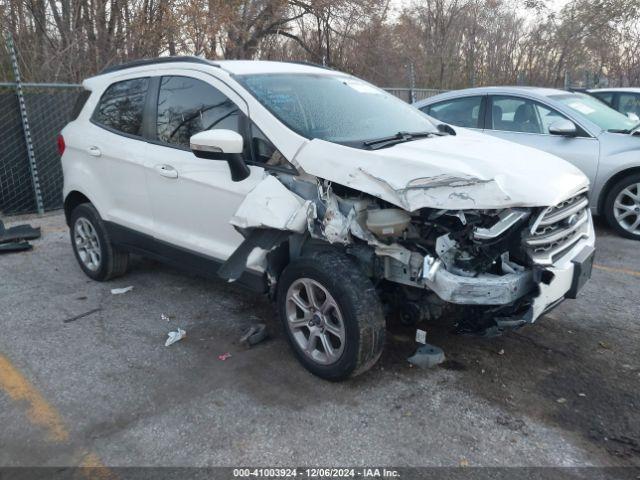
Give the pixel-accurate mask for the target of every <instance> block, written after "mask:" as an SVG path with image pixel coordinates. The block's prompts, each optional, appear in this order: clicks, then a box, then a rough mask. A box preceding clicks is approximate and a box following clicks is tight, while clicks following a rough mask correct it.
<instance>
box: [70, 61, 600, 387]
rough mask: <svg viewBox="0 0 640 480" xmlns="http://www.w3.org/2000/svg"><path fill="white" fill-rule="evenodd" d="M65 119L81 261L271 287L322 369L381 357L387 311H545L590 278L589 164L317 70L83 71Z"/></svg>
mask: <svg viewBox="0 0 640 480" xmlns="http://www.w3.org/2000/svg"><path fill="white" fill-rule="evenodd" d="M83 85H84V88H85V90H86V92H85V94H84V95H83V96H82V97H81V99H80V101H79V104H78V107H77V109H76V118H75V119H74V120H73V121H71V122H70V123H69V124H68V125H67V126H66V127H65V128H64V130H63V131H62V134H61V136H60V138H59V147H60V150H61V152H62V164H63V169H64V197H65V200H64V207H65V213H66V217H67V222H68V224H69V226H70V230H71V241H72V245H73V249H74V252H75V255H76V257H77V259H78V262H79V264H80V267H81V268H82V270H83V271H84V272H85V273H86V274H87V275H88V276H89V277H91V278H93V279H95V280H100V281H103V280H108V279H110V278H114V277H116V276H118V275H121V274H123V273H124V272H125V271H126V269H127V263H128V255H129V252H134V253H138V254H142V255H145V256H149V257H154V258H157V259H160V260H163V261H167V262H170V263H172V264H174V265H177V266H180V267H184V268H187V269H190V270H193V271H196V272H199V273H201V274H204V275H214V276H215V275H217V276H220V277H223V278H226V279H228V280H231V281H237V282H238V283H241V284H244V285H246V286H248V287H250V288H251V289H253V290H257V291H259V292H262V293H267V294H269V295H270V297H271V298H273V299H274V300H275V301H276V303H277V309H278V314H279V316H280V318H281V320H282V323H283V326H284V330H285V331H286V333H287V337H288V339H289V341H290V343H291V346H292V347H293V350H294V352H295V353H296V355H297V357H298V358H299V359H300V361H301V362H302V363H303V364H304V366H305V367H306V368H307V369H309V370H310V371H311V372H313V373H314V374H316V375H319V376H320V377H323V378H326V379H331V380H339V379H343V378H346V377H349V376H353V375H357V374H359V373H361V372H364V371H366V370H367V369H369V368H370V367H371V366H372V365H373V364H374V363H375V362H376V360H377V359H378V358H379V357H380V354H381V352H382V349H383V346H384V342H385V315H386V316H392V315H397V316H399V317H400V318H401V319H402V320H403V321H405V322H414V323H415V322H419V321H427V320H431V319H433V318H434V317H435V316H442V315H449V312H451V311H456V310H459V309H460V308H463V309H464V311H465V312H466V314H465V315H464V316H463V319H462V320H461V321H460V322H459V324H458V329H459V330H460V331H473V332H476V333H483V332H484V333H487V332H497V331H500V330H503V329H505V328H514V327H520V326H522V325H525V324H528V323H532V322H534V321H535V320H536V319H537V318H538V317H540V315H542V314H543V313H545V312H546V311H548V310H549V309H550V308H552V307H554V306H555V305H557V304H558V303H559V302H560V301H562V300H563V299H564V298H575V296H576V294H577V292H578V290H579V289H580V288H581V287H582V285H583V284H584V282H585V281H586V280H587V279H588V278H589V276H590V273H591V263H592V260H593V252H594V249H593V245H594V232H593V226H592V222H591V216H590V213H589V209H588V205H587V203H588V201H587V194H586V191H587V188H588V182H587V179H586V177H585V176H584V175H583V174H582V173H581V172H580V171H579V170H578V169H576V168H575V167H573V166H571V165H570V164H568V163H566V162H564V161H563V160H560V159H558V158H557V157H554V156H552V155H549V154H546V153H543V152H540V151H538V150H534V149H532V148H528V147H524V146H519V145H516V144H513V143H509V142H506V141H503V140H499V139H495V138H491V137H488V136H484V135H481V134H477V133H474V132H470V131H468V130H465V129H462V128H455V129H454V128H452V127H450V126H448V125H442V124H440V125H439V124H438V123H437V121H435V120H433V119H431V118H429V117H427V116H425V115H424V114H422V113H420V112H419V111H417V110H415V109H413V108H412V107H411V106H409V105H407V104H405V103H404V102H402V101H400V100H398V99H396V98H395V97H393V96H391V95H389V94H387V93H385V92H384V91H382V90H380V89H378V88H376V87H374V86H372V85H370V84H369V83H366V82H364V81H362V80H359V79H357V78H354V77H352V76H350V75H347V74H344V73H340V72H337V71H334V70H330V69H325V68H321V67H316V66H312V65H306V64H296V63H279V62H259V61H220V62H210V61H207V60H204V59H201V58H191V57H179V58H159V59H156V60H144V61H139V62H134V63H130V64H126V65H121V66H118V67H113V68H110V69H108V70H105V71H104V72H102V73H101V74H100V75H97V76H95V77H93V78H90V79H87V80H85V82H84V84H83Z"/></svg>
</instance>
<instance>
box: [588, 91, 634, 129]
mask: <svg viewBox="0 0 640 480" xmlns="http://www.w3.org/2000/svg"><path fill="white" fill-rule="evenodd" d="M587 93H588V94H589V95H592V96H594V97H596V98H597V99H598V100H601V101H603V102H604V103H606V104H607V105H609V106H610V107H611V108H613V109H615V110H617V111H619V112H620V113H622V114H624V115H627V117H629V118H632V119H633V120H636V122H637V121H640V88H594V89H590V90H587Z"/></svg>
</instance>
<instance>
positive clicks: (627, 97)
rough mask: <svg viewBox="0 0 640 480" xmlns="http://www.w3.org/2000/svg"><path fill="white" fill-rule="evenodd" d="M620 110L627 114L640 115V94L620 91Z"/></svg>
mask: <svg viewBox="0 0 640 480" xmlns="http://www.w3.org/2000/svg"><path fill="white" fill-rule="evenodd" d="M618 105H619V108H618V110H619V111H620V112H621V113H624V114H625V115H628V114H630V113H635V114H636V115H637V116H638V117H640V94H637V93H620V96H619V97H618Z"/></svg>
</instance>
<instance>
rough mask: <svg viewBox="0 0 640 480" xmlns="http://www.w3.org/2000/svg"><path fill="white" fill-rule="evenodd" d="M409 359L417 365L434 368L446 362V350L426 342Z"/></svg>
mask: <svg viewBox="0 0 640 480" xmlns="http://www.w3.org/2000/svg"><path fill="white" fill-rule="evenodd" d="M407 360H408V361H409V363H410V364H412V365H415V366H416V367H420V368H432V367H435V366H436V365H439V364H441V363H442V362H444V352H443V351H442V349H441V348H439V347H436V346H435V345H430V344H428V343H426V344H424V345H421V346H420V347H418V349H417V350H416V353H414V354H413V356H411V357H409V358H408V359H407Z"/></svg>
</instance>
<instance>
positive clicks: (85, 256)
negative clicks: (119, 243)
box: [73, 217, 102, 272]
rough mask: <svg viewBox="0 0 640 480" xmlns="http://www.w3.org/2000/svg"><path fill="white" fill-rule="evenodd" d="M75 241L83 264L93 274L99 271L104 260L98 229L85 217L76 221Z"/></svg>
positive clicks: (74, 229)
mask: <svg viewBox="0 0 640 480" xmlns="http://www.w3.org/2000/svg"><path fill="white" fill-rule="evenodd" d="M73 240H74V242H75V245H76V251H77V252H78V256H79V257H80V261H81V262H82V264H83V265H84V266H85V267H87V268H88V269H89V270H91V271H92V272H95V271H96V270H98V269H99V268H100V261H101V259H102V249H101V248H100V239H99V238H98V234H97V233H96V229H95V228H94V227H93V225H92V224H91V222H90V221H89V220H87V219H86V218H84V217H80V218H78V219H77V220H76V224H75V226H74V228H73Z"/></svg>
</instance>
